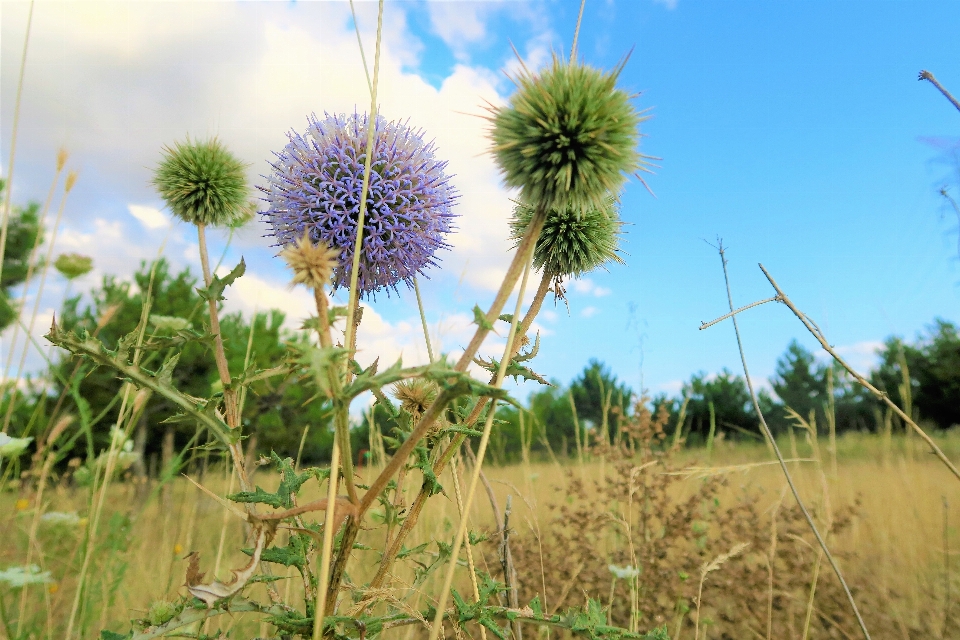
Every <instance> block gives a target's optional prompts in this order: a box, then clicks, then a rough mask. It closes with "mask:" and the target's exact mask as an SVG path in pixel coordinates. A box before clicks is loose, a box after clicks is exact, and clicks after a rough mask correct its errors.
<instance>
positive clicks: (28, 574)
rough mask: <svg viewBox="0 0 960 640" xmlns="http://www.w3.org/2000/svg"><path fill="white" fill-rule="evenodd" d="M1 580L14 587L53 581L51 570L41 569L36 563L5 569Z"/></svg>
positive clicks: (0, 573)
mask: <svg viewBox="0 0 960 640" xmlns="http://www.w3.org/2000/svg"><path fill="white" fill-rule="evenodd" d="M0 582H5V583H7V585H9V586H10V587H11V588H13V589H18V588H20V587H22V586H24V585H27V584H47V583H49V582H53V578H52V577H51V576H50V572H49V571H43V572H41V571H40V567H38V566H37V565H35V564H32V565H30V566H29V567H10V568H9V569H7V570H5V571H0Z"/></svg>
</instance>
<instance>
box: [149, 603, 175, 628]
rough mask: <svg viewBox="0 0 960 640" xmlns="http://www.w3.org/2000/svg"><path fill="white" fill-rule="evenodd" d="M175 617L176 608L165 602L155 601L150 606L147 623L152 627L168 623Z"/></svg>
mask: <svg viewBox="0 0 960 640" xmlns="http://www.w3.org/2000/svg"><path fill="white" fill-rule="evenodd" d="M175 615H177V606H176V605H175V604H173V603H171V602H167V601H166V600H157V601H156V602H154V603H152V604H151V605H150V610H149V611H148V612H147V621H148V622H149V623H150V624H151V625H153V626H154V627H159V626H160V625H162V624H165V623H167V622H170V620H172V619H173V616H175Z"/></svg>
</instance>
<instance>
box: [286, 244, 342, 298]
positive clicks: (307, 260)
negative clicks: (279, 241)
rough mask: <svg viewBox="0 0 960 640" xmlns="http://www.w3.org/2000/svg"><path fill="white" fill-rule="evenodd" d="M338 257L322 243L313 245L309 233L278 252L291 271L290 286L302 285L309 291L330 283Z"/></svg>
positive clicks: (334, 251)
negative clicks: (308, 288)
mask: <svg viewBox="0 0 960 640" xmlns="http://www.w3.org/2000/svg"><path fill="white" fill-rule="evenodd" d="M339 256H340V252H339V251H337V250H336V249H331V248H330V247H329V245H327V244H326V243H324V242H319V243H317V244H314V243H313V241H312V240H311V239H310V235H309V233H305V234H304V235H303V237H302V238H300V239H299V240H297V241H296V242H294V243H292V244H289V245H287V248H286V249H284V250H283V251H281V252H280V257H282V258H283V259H284V260H286V261H287V264H288V265H289V266H290V268H291V269H293V281H292V282H291V283H290V284H291V285H297V284H303V285H306V286H308V287H310V288H311V289H322V288H323V286H324V285H326V284H329V283H330V276H331V275H332V274H333V270H334V269H336V268H337V266H338V260H337V258H338V257H339Z"/></svg>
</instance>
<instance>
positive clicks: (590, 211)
mask: <svg viewBox="0 0 960 640" xmlns="http://www.w3.org/2000/svg"><path fill="white" fill-rule="evenodd" d="M601 204H602V206H601V207H599V208H598V207H596V206H593V205H588V206H586V207H584V208H582V209H581V208H579V207H564V208H561V209H551V210H550V211H548V212H547V221H546V223H544V225H543V231H541V232H540V237H539V238H538V239H537V246H536V248H535V249H534V251H533V266H534V267H536V268H537V269H539V270H542V271H545V272H547V273H550V274H552V275H556V276H564V277H567V276H573V277H577V276H581V275H583V274H585V273H589V272H590V271H593V270H594V269H596V268H598V267H602V266H604V265H606V264H607V263H610V262H616V263H619V264H623V260H622V259H621V258H620V256H618V255H617V252H618V250H619V244H620V235H621V234H622V231H621V230H620V228H621V227H622V226H623V223H622V222H621V221H620V216H619V215H618V212H617V205H616V202H615V201H614V199H613V197H611V196H609V195H608V196H606V198H604V200H603V201H602V202H601ZM533 213H534V208H533V207H532V206H531V205H528V204H525V203H523V202H520V203H517V207H516V209H514V215H513V219H512V220H511V221H510V230H511V238H512V239H513V240H514V241H515V242H516V243H517V244H518V245H519V243H520V239H521V238H523V234H524V231H526V228H527V226H528V225H529V224H530V219H531V218H532V217H533Z"/></svg>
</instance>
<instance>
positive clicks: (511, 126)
mask: <svg viewBox="0 0 960 640" xmlns="http://www.w3.org/2000/svg"><path fill="white" fill-rule="evenodd" d="M622 68H623V65H622V64H621V65H619V66H617V68H615V69H614V70H613V71H611V72H610V73H605V72H603V71H601V70H599V69H595V68H593V67H590V66H588V65H584V64H581V63H572V64H571V63H567V62H566V61H564V60H561V59H560V58H558V57H557V56H556V55H555V56H554V58H553V64H552V65H550V66H549V67H547V68H546V69H544V70H542V71H541V72H540V73H539V74H536V75H534V74H531V73H529V72H524V73H522V74H521V75H519V76H518V77H517V78H516V79H515V82H516V84H517V86H518V89H517V91H516V92H515V93H514V94H513V96H511V98H510V100H509V104H508V105H507V106H505V107H500V108H494V109H492V113H493V115H492V117H491V118H490V120H491V122H492V123H493V130H492V138H493V145H494V146H493V153H494V156H495V158H496V161H497V164H499V165H500V171H501V173H502V174H503V177H504V182H505V183H506V184H507V186H510V187H519V188H520V189H521V190H522V191H521V196H522V198H523V200H524V201H526V202H530V203H536V204H540V205H542V206H545V207H546V208H547V209H559V210H564V209H575V208H577V207H584V206H586V205H588V204H593V205H595V206H600V203H601V202H602V200H603V198H604V197H606V195H607V194H610V193H618V192H619V191H620V188H621V187H622V186H623V184H624V182H625V180H626V174H628V173H635V172H637V171H642V170H646V164H645V162H644V159H645V156H642V155H641V154H640V153H639V152H638V151H637V143H638V140H639V137H640V134H639V131H638V126H639V124H640V122H641V121H643V120H644V119H645V117H642V116H641V115H640V114H639V113H638V112H637V110H636V109H635V108H634V107H633V105H632V104H631V103H630V99H631V97H632V96H631V95H629V94H628V93H626V92H625V91H622V90H620V89H617V87H616V82H617V77H618V76H619V74H620V71H621V70H622Z"/></svg>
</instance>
